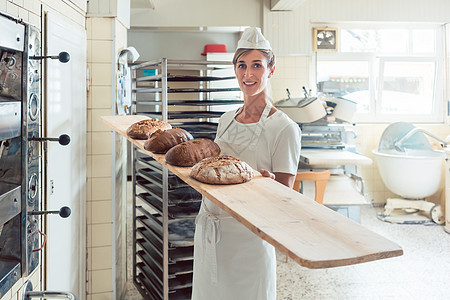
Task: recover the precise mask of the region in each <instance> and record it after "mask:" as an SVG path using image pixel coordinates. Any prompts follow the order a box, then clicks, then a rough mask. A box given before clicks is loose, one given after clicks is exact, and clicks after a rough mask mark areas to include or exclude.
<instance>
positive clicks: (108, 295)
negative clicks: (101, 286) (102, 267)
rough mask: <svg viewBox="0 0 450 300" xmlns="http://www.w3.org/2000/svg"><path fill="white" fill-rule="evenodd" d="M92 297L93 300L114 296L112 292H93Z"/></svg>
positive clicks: (104, 299) (103, 299) (108, 299)
mask: <svg viewBox="0 0 450 300" xmlns="http://www.w3.org/2000/svg"><path fill="white" fill-rule="evenodd" d="M91 297H92V298H91V299H92V300H112V298H113V296H112V293H99V294H92V295H91Z"/></svg>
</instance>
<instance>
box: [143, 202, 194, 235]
mask: <svg viewBox="0 0 450 300" xmlns="http://www.w3.org/2000/svg"><path fill="white" fill-rule="evenodd" d="M138 210H139V211H140V212H142V213H143V214H144V215H142V216H138V217H137V218H136V219H138V221H140V222H141V223H142V224H143V225H144V226H145V227H147V228H148V229H150V230H152V231H153V232H155V233H156V234H158V236H159V238H160V239H162V238H163V230H162V225H163V224H162V216H161V215H160V214H151V213H149V212H148V211H146V210H145V209H143V208H142V207H138ZM168 222H169V223H168V231H169V233H168V234H169V235H168V238H169V241H171V242H174V241H177V242H182V241H183V242H184V241H185V242H191V241H193V240H194V231H195V219H194V218H189V219H169V220H168Z"/></svg>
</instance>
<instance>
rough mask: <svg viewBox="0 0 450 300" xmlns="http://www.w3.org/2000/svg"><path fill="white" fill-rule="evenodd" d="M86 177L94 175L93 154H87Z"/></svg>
mask: <svg viewBox="0 0 450 300" xmlns="http://www.w3.org/2000/svg"><path fill="white" fill-rule="evenodd" d="M86 177H87V178H91V177H92V155H86Z"/></svg>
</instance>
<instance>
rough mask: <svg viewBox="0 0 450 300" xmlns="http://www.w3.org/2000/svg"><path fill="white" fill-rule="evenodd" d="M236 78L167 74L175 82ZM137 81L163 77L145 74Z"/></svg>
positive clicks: (157, 79)
mask: <svg viewBox="0 0 450 300" xmlns="http://www.w3.org/2000/svg"><path fill="white" fill-rule="evenodd" d="M230 79H236V76H228V77H218V76H192V75H189V76H185V75H170V73H169V74H167V81H175V82H179V81H182V82H195V81H217V80H230ZM136 81H137V82H140V81H161V78H160V77H158V76H143V77H139V78H136Z"/></svg>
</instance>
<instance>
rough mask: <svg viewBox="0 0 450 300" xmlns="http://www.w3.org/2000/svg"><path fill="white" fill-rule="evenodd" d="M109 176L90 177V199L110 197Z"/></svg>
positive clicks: (96, 199)
mask: <svg viewBox="0 0 450 300" xmlns="http://www.w3.org/2000/svg"><path fill="white" fill-rule="evenodd" d="M111 189H112V185H111V177H106V178H92V201H98V200H108V199H111V197H112V194H111Z"/></svg>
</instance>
